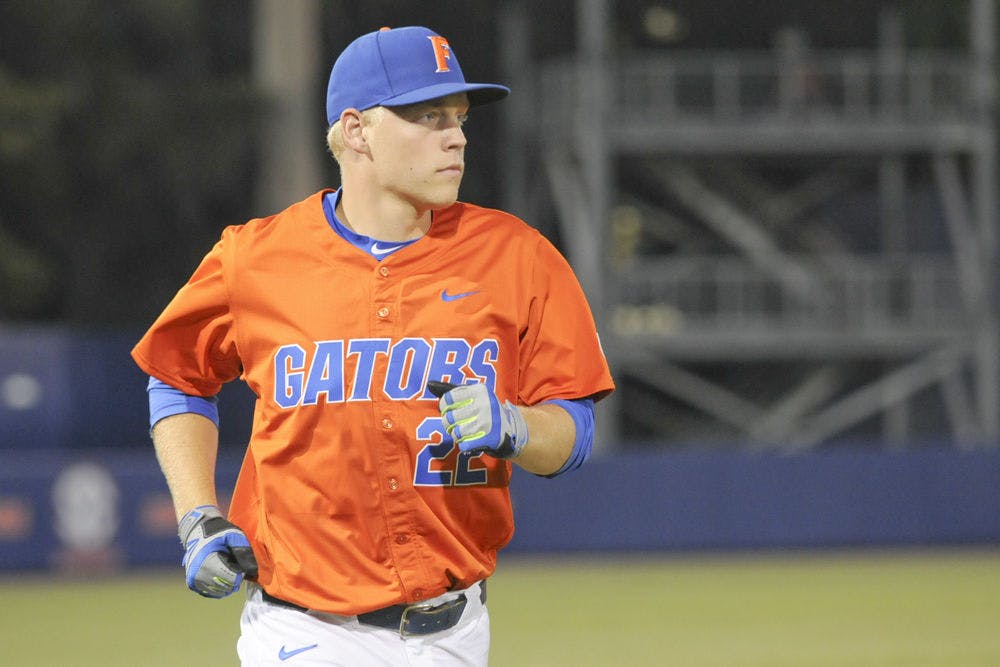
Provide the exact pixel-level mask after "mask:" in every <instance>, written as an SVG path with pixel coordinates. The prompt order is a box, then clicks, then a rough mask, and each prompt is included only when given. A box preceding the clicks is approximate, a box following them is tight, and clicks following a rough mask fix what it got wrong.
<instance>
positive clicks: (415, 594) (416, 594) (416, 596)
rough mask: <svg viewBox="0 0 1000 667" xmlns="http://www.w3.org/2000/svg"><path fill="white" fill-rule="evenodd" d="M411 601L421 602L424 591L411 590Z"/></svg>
mask: <svg viewBox="0 0 1000 667" xmlns="http://www.w3.org/2000/svg"><path fill="white" fill-rule="evenodd" d="M413 599H414V600H423V599H424V589H422V588H414V589H413Z"/></svg>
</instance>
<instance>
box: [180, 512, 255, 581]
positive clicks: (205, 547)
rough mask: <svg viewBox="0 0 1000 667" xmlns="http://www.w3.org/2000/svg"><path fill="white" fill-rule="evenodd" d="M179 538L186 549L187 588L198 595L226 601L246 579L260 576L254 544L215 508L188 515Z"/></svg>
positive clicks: (183, 519)
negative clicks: (225, 598) (253, 548)
mask: <svg viewBox="0 0 1000 667" xmlns="http://www.w3.org/2000/svg"><path fill="white" fill-rule="evenodd" d="M177 535H178V536H179V537H180V538H181V546H182V547H183V548H184V560H183V561H182V562H181V564H182V565H183V566H184V571H185V573H186V579H187V586H188V588H190V589H191V590H193V591H194V592H195V593H198V594H199V595H204V596H205V597H207V598H224V597H226V596H227V595H230V594H232V593H235V592H236V591H237V590H239V587H240V584H241V583H243V577H244V575H246V576H250V577H256V576H257V559H256V558H254V555H253V550H252V549H251V548H250V541H249V540H247V536H246V535H245V534H244V533H243V531H242V530H240V529H239V528H237V527H236V526H234V525H233V524H231V523H229V522H228V521H226V520H225V519H224V518H223V516H222V512H220V511H219V508H218V507H216V506H215V505H201V506H199V507H195V508H194V509H193V510H191V511H190V512H188V513H187V514H185V515H184V516H183V517H182V518H181V522H180V524H179V526H178V528H177Z"/></svg>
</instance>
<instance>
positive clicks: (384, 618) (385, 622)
mask: <svg viewBox="0 0 1000 667" xmlns="http://www.w3.org/2000/svg"><path fill="white" fill-rule="evenodd" d="M260 594H261V597H262V598H263V599H264V600H266V601H267V602H270V603H271V604H276V605H281V606H282V607H288V608H289V609H296V610H298V611H309V610H308V609H306V608H305V607H300V606H299V605H297V604H295V603H292V602H288V601H287V600H282V599H281V598H276V597H274V596H273V595H270V594H269V593H268V592H267V591H265V590H264V589H263V588H261V589H260ZM479 600H480V602H482V603H483V604H486V582H485V581H481V582H480V583H479ZM468 603H469V599H468V598H467V597H466V595H465V593H462V594H460V595H459V596H458V597H456V598H454V599H452V600H446V601H445V602H442V603H441V604H435V605H426V604H395V605H392V606H390V607H383V608H382V609H376V610H375V611H369V612H365V613H364V614H358V622H359V623H364V624H365V625H373V626H375V627H377V628H385V629H387V630H396V631H398V632H399V634H400V635H402V636H403V637H408V636H415V635H429V634H433V633H435V632H441V631H442V630H448V629H449V628H453V627H455V625H456V624H457V623H458V622H459V620H461V618H462V612H464V611H465V606H466V605H467V604H468Z"/></svg>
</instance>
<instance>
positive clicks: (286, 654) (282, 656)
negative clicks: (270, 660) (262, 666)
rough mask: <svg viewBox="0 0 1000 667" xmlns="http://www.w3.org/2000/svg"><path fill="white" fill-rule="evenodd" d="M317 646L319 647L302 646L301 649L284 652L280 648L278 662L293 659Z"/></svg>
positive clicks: (314, 645)
mask: <svg viewBox="0 0 1000 667" xmlns="http://www.w3.org/2000/svg"><path fill="white" fill-rule="evenodd" d="M317 646H319V644H313V645H312V646H303V647H302V648H297V649H293V650H291V651H286V650H285V647H284V646H282V647H281V650H280V651H278V660H281V661H282V662H284V661H285V660H288V659H289V658H293V657H295V656H297V655H298V654H299V653H305V652H306V651H311V650H313V649H314V648H316V647H317Z"/></svg>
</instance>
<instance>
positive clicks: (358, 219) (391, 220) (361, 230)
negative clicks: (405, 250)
mask: <svg viewBox="0 0 1000 667" xmlns="http://www.w3.org/2000/svg"><path fill="white" fill-rule="evenodd" d="M337 219H338V220H340V222H341V224H343V225H344V226H346V227H347V228H348V229H350V230H351V231H353V232H355V233H357V234H363V235H365V236H368V237H371V238H373V239H378V240H379V241H409V240H412V239H416V238H420V237H421V236H423V235H424V234H426V233H427V230H428V229H430V227H431V211H430V210H429V209H427V210H420V209H417V208H415V207H414V206H413V205H411V204H409V203H407V202H405V201H403V200H401V199H399V198H394V197H387V196H381V197H365V196H363V193H362V195H361V196H359V193H358V191H357V190H355V189H352V190H351V192H350V194H348V193H347V191H346V189H345V191H344V192H342V193H341V195H340V201H339V202H338V203H337Z"/></svg>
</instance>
